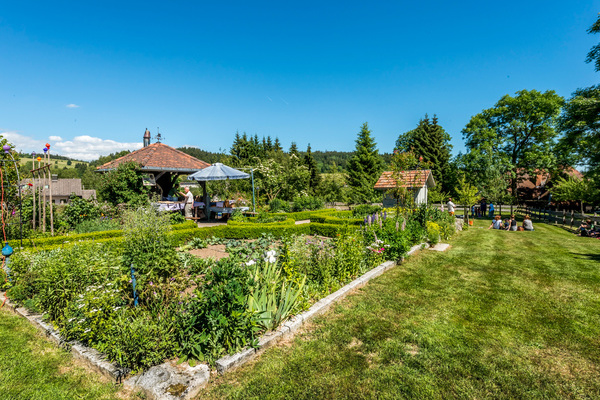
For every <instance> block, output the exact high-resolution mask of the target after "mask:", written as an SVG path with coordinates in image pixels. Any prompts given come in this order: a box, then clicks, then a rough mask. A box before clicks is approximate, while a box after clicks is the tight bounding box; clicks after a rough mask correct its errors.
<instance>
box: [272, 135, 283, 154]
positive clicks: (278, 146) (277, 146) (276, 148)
mask: <svg viewBox="0 0 600 400" xmlns="http://www.w3.org/2000/svg"><path fill="white" fill-rule="evenodd" d="M273 150H275V151H282V150H283V147H281V143H280V142H279V138H278V137H275V143H273Z"/></svg>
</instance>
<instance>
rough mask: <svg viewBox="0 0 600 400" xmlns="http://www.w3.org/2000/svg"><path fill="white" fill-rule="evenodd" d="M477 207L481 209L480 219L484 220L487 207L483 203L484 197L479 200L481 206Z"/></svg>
mask: <svg viewBox="0 0 600 400" xmlns="http://www.w3.org/2000/svg"><path fill="white" fill-rule="evenodd" d="M479 207H480V208H481V217H482V218H485V211H486V207H487V204H486V203H485V197H484V198H482V199H481V204H480V205H479Z"/></svg>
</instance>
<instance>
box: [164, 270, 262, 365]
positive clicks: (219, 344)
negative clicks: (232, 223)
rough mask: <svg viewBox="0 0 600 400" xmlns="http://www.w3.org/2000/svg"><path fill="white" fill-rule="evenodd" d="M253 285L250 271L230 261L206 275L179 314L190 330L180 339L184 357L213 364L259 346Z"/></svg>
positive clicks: (182, 324) (181, 324)
mask: <svg viewBox="0 0 600 400" xmlns="http://www.w3.org/2000/svg"><path fill="white" fill-rule="evenodd" d="M250 283H251V278H250V275H249V273H248V270H247V269H246V268H245V267H243V266H242V265H241V263H240V262H239V261H236V260H233V259H230V258H224V259H222V260H220V261H219V262H218V263H217V265H215V266H214V267H213V268H212V269H211V270H210V271H208V272H207V274H206V277H205V279H204V282H203V283H202V284H201V285H199V286H198V287H197V288H196V290H195V291H194V295H195V296H196V297H192V298H190V300H189V302H188V303H187V304H186V306H185V310H184V312H181V313H179V314H177V315H176V316H177V317H178V318H179V319H180V320H179V322H178V323H179V325H180V326H187V327H188V329H187V333H186V335H187V336H186V337H182V336H180V342H181V350H180V353H181V354H180V355H181V356H186V357H190V356H191V357H195V355H194V353H201V354H202V355H203V357H204V359H206V360H207V361H209V362H214V361H215V360H216V359H218V358H219V357H220V356H222V355H223V354H224V353H231V352H235V351H238V350H240V349H242V348H243V347H244V346H247V345H256V341H255V337H256V333H257V332H258V330H259V327H258V326H257V323H256V319H255V316H254V313H252V312H250V311H249V310H248V307H247V298H248V295H249V294H250ZM192 349H198V350H199V351H195V350H194V351H192Z"/></svg>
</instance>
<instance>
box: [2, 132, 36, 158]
mask: <svg viewBox="0 0 600 400" xmlns="http://www.w3.org/2000/svg"><path fill="white" fill-rule="evenodd" d="M0 136H2V137H4V138H5V139H6V140H8V142H9V143H12V145H13V146H15V149H16V150H18V151H21V152H32V151H35V152H37V153H41V152H42V149H43V148H44V146H46V142H45V141H43V140H37V139H34V138H32V137H30V136H25V135H21V134H20V133H17V132H15V131H0Z"/></svg>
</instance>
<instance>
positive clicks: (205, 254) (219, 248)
mask: <svg viewBox="0 0 600 400" xmlns="http://www.w3.org/2000/svg"><path fill="white" fill-rule="evenodd" d="M190 254H191V255H193V256H196V257H200V258H209V257H212V258H214V259H216V260H220V259H221V258H225V257H229V253H227V251H225V245H224V244H216V245H212V246H208V247H206V248H205V249H194V250H190Z"/></svg>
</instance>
